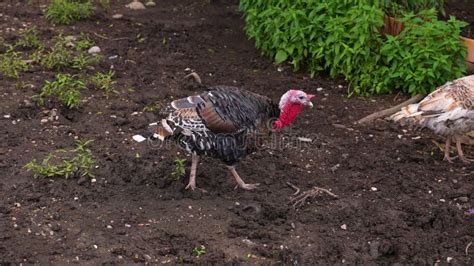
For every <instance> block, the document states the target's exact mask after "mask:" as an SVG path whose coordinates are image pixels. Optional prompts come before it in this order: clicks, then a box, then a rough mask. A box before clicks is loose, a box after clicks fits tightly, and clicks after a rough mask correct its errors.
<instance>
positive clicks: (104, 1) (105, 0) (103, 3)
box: [99, 0, 110, 9]
mask: <svg viewBox="0 0 474 266" xmlns="http://www.w3.org/2000/svg"><path fill="white" fill-rule="evenodd" d="M99 4H100V7H102V8H103V9H108V8H109V7H110V0H99Z"/></svg>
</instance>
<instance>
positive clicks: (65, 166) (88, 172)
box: [25, 140, 95, 179]
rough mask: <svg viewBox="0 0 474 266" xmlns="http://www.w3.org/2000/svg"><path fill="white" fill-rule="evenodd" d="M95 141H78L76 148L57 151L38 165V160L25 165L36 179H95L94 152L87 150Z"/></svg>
mask: <svg viewBox="0 0 474 266" xmlns="http://www.w3.org/2000/svg"><path fill="white" fill-rule="evenodd" d="M92 141H93V140H84V141H82V140H77V141H76V143H75V148H74V149H70V150H64V149H61V150H57V151H54V152H51V153H49V154H48V155H47V156H46V158H45V159H43V160H42V161H41V163H38V162H37V161H36V159H33V160H32V161H31V162H29V163H28V164H26V165H25V168H26V169H27V171H32V172H33V174H34V177H35V178H36V177H64V178H66V179H68V178H72V177H79V176H81V177H89V178H92V177H94V174H93V173H92V168H93V166H94V164H95V160H94V157H93V156H92V152H91V151H90V150H89V149H88V148H87V145H89V144H90V143H91V142H92Z"/></svg>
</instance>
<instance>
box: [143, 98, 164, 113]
mask: <svg viewBox="0 0 474 266" xmlns="http://www.w3.org/2000/svg"><path fill="white" fill-rule="evenodd" d="M159 108H161V103H160V102H159V101H156V102H154V103H151V104H149V105H147V106H145V107H143V109H142V111H143V112H148V113H151V112H154V111H155V110H157V109H159Z"/></svg>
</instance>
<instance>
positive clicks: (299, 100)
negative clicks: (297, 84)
mask: <svg viewBox="0 0 474 266" xmlns="http://www.w3.org/2000/svg"><path fill="white" fill-rule="evenodd" d="M314 96H315V95H314V94H307V93H305V92H304V91H301V90H289V91H287V92H286V93H285V94H283V96H281V99H280V103H279V105H278V106H279V108H280V117H279V118H278V120H277V121H275V124H274V126H275V128H278V129H279V128H283V127H285V126H288V125H289V124H291V123H292V122H293V120H295V118H296V117H297V116H298V114H299V113H300V112H301V111H302V110H303V107H304V106H309V107H313V103H312V102H311V99H313V98H314Z"/></svg>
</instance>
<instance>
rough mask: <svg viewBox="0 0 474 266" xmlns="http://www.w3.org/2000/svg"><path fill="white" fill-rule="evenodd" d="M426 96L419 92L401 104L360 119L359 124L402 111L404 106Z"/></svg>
mask: <svg viewBox="0 0 474 266" xmlns="http://www.w3.org/2000/svg"><path fill="white" fill-rule="evenodd" d="M424 97H425V96H424V95H422V94H417V95H415V96H413V97H411V98H410V99H408V100H406V101H404V102H402V103H401V104H399V105H396V106H394V107H391V108H388V109H385V110H382V111H378V112H375V113H373V114H370V115H368V116H366V117H364V118H362V119H360V120H359V121H357V123H358V124H365V123H368V122H372V121H374V120H375V119H378V118H382V117H386V116H389V115H393V114H394V113H396V112H398V111H400V109H402V108H403V107H405V106H407V105H409V104H412V103H416V102H418V101H420V100H421V99H423V98H424Z"/></svg>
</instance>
